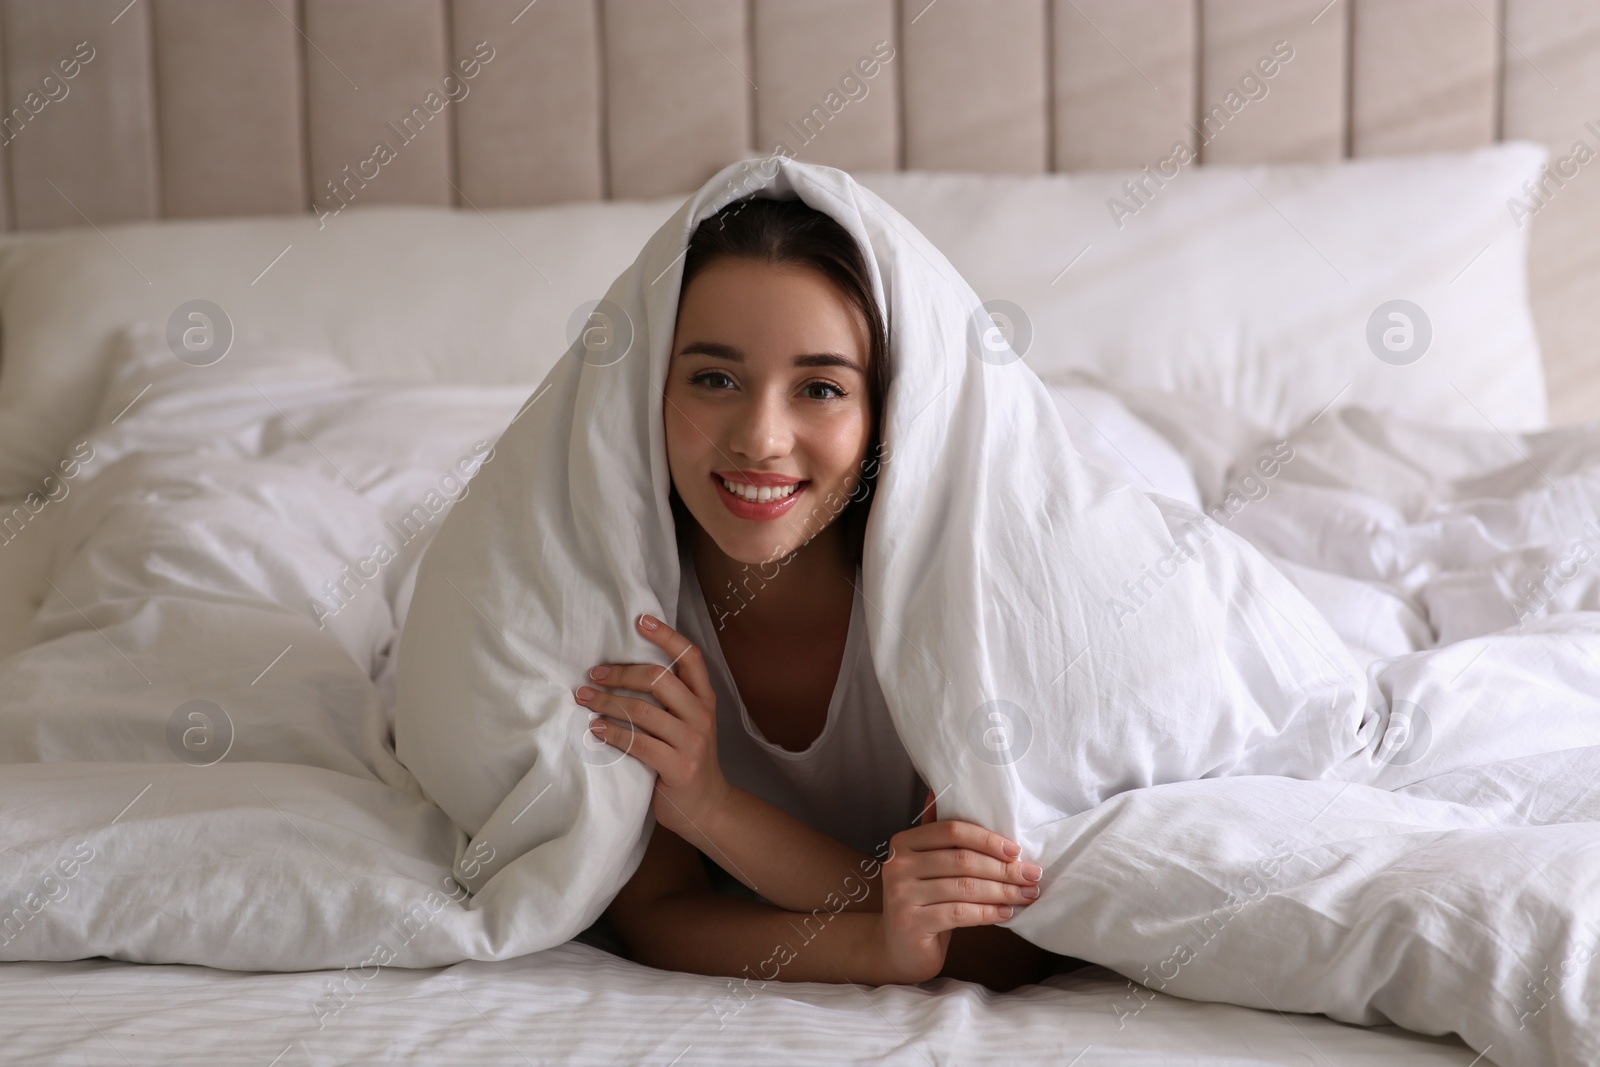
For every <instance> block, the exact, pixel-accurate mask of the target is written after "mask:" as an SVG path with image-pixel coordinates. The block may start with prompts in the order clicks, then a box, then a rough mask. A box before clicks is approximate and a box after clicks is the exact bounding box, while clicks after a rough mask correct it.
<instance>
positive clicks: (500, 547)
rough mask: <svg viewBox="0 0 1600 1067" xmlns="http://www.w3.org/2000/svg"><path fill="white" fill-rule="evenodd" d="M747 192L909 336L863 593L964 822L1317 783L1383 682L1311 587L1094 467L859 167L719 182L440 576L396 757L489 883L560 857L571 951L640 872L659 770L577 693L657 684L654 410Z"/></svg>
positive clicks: (966, 293)
mask: <svg viewBox="0 0 1600 1067" xmlns="http://www.w3.org/2000/svg"><path fill="white" fill-rule="evenodd" d="M749 194H757V195H761V196H770V197H792V196H798V197H800V198H801V199H803V200H804V201H805V202H806V203H808V204H809V205H811V206H812V207H814V208H816V209H817V210H819V211H822V212H824V213H826V214H828V215H830V216H832V217H833V218H834V219H836V220H837V221H838V222H839V223H840V224H841V225H842V226H843V227H844V228H845V229H846V230H847V231H849V233H850V235H851V236H852V237H853V238H854V239H855V240H856V241H857V242H858V243H859V244H860V246H861V248H862V250H863V252H864V253H865V258H866V261H867V265H868V269H869V271H870V274H871V278H872V285H873V290H874V292H875V294H876V296H877V298H878V300H879V302H880V305H881V307H882V308H883V309H884V311H885V313H886V314H887V317H888V326H889V331H890V351H889V360H890V364H891V384H890V388H889V392H888V396H887V400H886V404H885V411H884V421H885V425H884V426H883V427H882V441H883V445H884V447H883V452H884V454H885V459H884V461H883V462H882V464H881V470H880V473H879V475H878V485H877V490H876V497H875V499H874V502H873V504H872V514H871V519H870V521H869V523H868V527H867V534H866V543H865V550H864V558H863V561H862V577H863V580H864V587H863V590H862V593H863V597H864V599H865V602H866V605H867V631H868V634H869V635H870V645H871V652H872V662H873V666H874V668H875V669H876V671H877V676H878V681H879V684H880V686H881V687H882V689H883V692H884V696H885V698H886V699H887V701H888V705H889V709H890V711H891V713H892V715H893V716H894V720H895V725H896V728H897V730H898V731H899V733H900V735H901V737H902V739H903V742H904V744H905V745H906V748H907V751H908V752H909V753H910V754H911V757H912V759H913V761H914V762H915V763H916V765H917V768H918V770H919V771H920V773H921V774H922V776H923V780H924V781H926V782H928V783H929V785H930V786H931V787H932V788H933V789H934V790H935V791H936V792H937V793H938V795H939V798H940V799H939V812H940V815H941V817H947V818H948V817H959V818H964V819H970V820H972V821H975V822H978V823H980V824H982V825H985V826H988V827H990V828H992V829H994V830H997V831H999V832H1001V833H1004V834H1007V835H1011V836H1013V838H1014V839H1015V840H1017V841H1019V842H1020V843H1021V844H1022V846H1023V848H1024V849H1029V848H1030V846H1034V845H1035V844H1036V840H1035V831H1036V829H1037V828H1038V827H1040V826H1042V825H1045V824H1048V823H1049V822H1051V821H1052V820H1055V819H1059V818H1061V817H1063V816H1065V815H1070V814H1074V813H1076V812H1080V811H1084V810H1086V809H1088V808H1091V807H1094V806H1095V805H1096V804H1098V803H1100V802H1101V801H1102V800H1104V799H1105V798H1107V797H1109V796H1111V795H1113V794H1116V793H1119V792H1122V791H1124V790H1127V789H1132V788H1136V787H1139V786H1148V785H1154V784H1160V783H1165V782H1178V781H1185V780H1189V779H1194V778H1203V777H1208V776H1213V775H1222V774H1253V773H1275V774H1287V775H1292V776H1298V777H1311V778H1314V777H1317V776H1319V775H1320V774H1321V772H1322V771H1323V770H1324V769H1325V768H1327V767H1329V766H1331V765H1333V764H1334V763H1336V762H1338V761H1339V760H1340V759H1341V758H1343V757H1345V756H1347V755H1349V754H1351V753H1353V752H1355V751H1357V750H1358V749H1359V748H1360V747H1361V745H1362V739H1361V737H1360V736H1359V729H1360V727H1361V723H1362V718H1363V713H1364V708H1365V705H1366V682H1365V680H1364V678H1363V676H1362V674H1361V671H1360V670H1359V669H1358V668H1357V666H1356V664H1355V662H1354V661H1353V660H1352V659H1351V658H1350V656H1349V655H1348V653H1347V652H1346V651H1345V649H1344V646H1343V644H1342V643H1341V642H1340V641H1339V639H1338V637H1337V636H1336V635H1335V634H1334V633H1333V632H1332V631H1331V630H1330V629H1329V628H1328V627H1327V626H1326V625H1324V624H1322V623H1321V622H1320V620H1319V619H1318V618H1317V616H1316V613H1315V612H1314V611H1310V610H1303V608H1304V602H1303V600H1301V598H1299V596H1298V594H1297V593H1296V592H1295V590H1294V589H1293V587H1292V586H1290V585H1289V584H1288V583H1287V581H1285V580H1284V579H1283V578H1282V577H1281V576H1280V575H1279V574H1278V573H1277V572H1276V571H1275V569H1274V568H1273V567H1272V566H1271V565H1270V564H1268V563H1267V562H1266V561H1265V560H1264V559H1263V558H1262V557H1261V556H1259V555H1258V554H1256V553H1255V552H1253V551H1251V550H1250V549H1249V548H1248V546H1245V545H1243V544H1242V543H1241V542H1238V541H1237V540H1231V541H1230V540H1229V536H1228V534H1226V533H1225V532H1220V531H1219V532H1217V533H1215V535H1214V536H1209V537H1208V538H1206V540H1205V542H1204V543H1203V544H1202V543H1200V541H1201V538H1200V537H1199V536H1191V537H1189V538H1188V540H1187V541H1185V542H1182V543H1181V544H1180V541H1179V539H1178V537H1177V536H1176V535H1175V533H1174V529H1173V526H1174V525H1177V524H1179V523H1181V522H1182V521H1183V519H1184V518H1185V516H1179V515H1178V514H1177V513H1176V512H1166V513H1164V511H1163V508H1162V507H1161V506H1158V505H1157V504H1156V503H1154V502H1152V500H1151V499H1150V498H1149V497H1147V496H1145V495H1144V494H1143V493H1141V492H1139V491H1137V490H1135V489H1133V488H1131V487H1130V486H1128V485H1127V484H1125V483H1122V482H1119V481H1114V480H1112V479H1110V478H1109V477H1107V476H1104V475H1101V474H1100V473H1098V471H1097V470H1091V469H1090V468H1088V467H1086V466H1085V464H1084V463H1083V462H1082V461H1081V460H1080V459H1079V457H1078V454H1077V453H1076V452H1075V451H1074V449H1073V447H1072V445H1071V443H1070V442H1069V439H1068V437H1067V433H1066V431H1065V429H1064V428H1063V424H1062V422H1061V419H1060V416H1059V414H1058V413H1057V410H1056V408H1055V405H1054V403H1053V402H1052V401H1051V399H1050V397H1049V395H1048V394H1047V391H1046V388H1045V386H1044V385H1043V384H1042V383H1041V382H1040V380H1039V378H1038V377H1037V376H1036V375H1035V374H1034V373H1033V372H1032V371H1031V370H1030V369H1029V368H1028V366H1027V365H1026V364H1025V363H1023V362H1022V361H1021V360H1018V359H1014V358H1010V356H1011V353H1010V351H1009V350H1008V349H1004V348H998V349H997V348H995V347H994V346H995V340H994V337H993V334H992V331H993V330H994V329H996V327H995V326H994V325H993V324H992V322H991V321H989V320H987V318H985V320H984V321H982V322H979V316H983V315H984V314H985V313H984V311H983V309H982V306H981V303H980V301H979V300H978V297H977V295H976V294H975V293H974V292H973V291H972V289H971V287H970V286H968V285H967V284H966V283H965V282H964V281H963V280H962V279H961V277H960V275H958V274H957V273H956V271H955V270H954V268H952V267H951V265H950V264H949V262H948V261H947V260H946V259H945V258H944V256H943V255H942V254H941V253H940V252H939V251H938V250H937V249H936V248H934V247H933V246H932V245H931V244H929V243H928V241H927V240H925V239H924V238H923V237H922V236H921V234H919V233H918V232H917V231H916V230H915V229H914V228H913V227H912V226H911V225H910V224H909V223H907V222H906V221H905V219H903V218H902V217H900V216H899V215H898V214H897V213H896V212H895V211H894V210H893V209H891V208H890V207H889V206H888V205H886V204H885V203H883V201H881V200H879V199H878V198H877V197H876V196H874V195H873V194H872V193H871V192H869V191H867V190H866V189H864V188H862V187H861V186H860V185H858V184H856V182H854V181H853V180H852V179H851V178H850V177H849V176H848V175H847V174H845V173H844V172H843V171H839V170H835V169H832V168H828V167H822V166H816V165H808V164H802V163H796V162H793V161H790V160H787V159H784V158H782V157H773V158H771V159H768V160H761V161H749V162H746V163H744V164H740V165H736V166H734V167H732V168H730V169H728V170H726V171H724V172H723V173H722V174H721V175H719V176H718V178H717V179H716V180H713V181H711V182H709V183H707V185H706V186H705V187H704V188H703V189H702V190H701V191H700V192H699V193H698V194H696V195H695V196H693V197H691V198H690V199H689V201H688V202H687V203H686V204H684V206H683V208H682V209H681V210H680V211H679V212H678V213H677V215H676V216H674V217H673V218H672V219H671V220H670V221H669V222H667V224H666V225H664V226H662V227H661V229H660V230H659V231H658V232H657V233H656V235H655V236H654V238H652V239H651V241H650V242H649V244H648V245H646V247H645V248H644V250H643V252H641V253H640V255H639V258H638V260H637V261H636V262H635V263H634V265H633V267H632V268H631V269H630V270H628V271H627V272H626V273H625V274H623V275H622V277H620V278H619V279H618V280H617V281H616V283H615V284H614V285H613V286H612V287H611V290H610V292H609V293H608V294H607V296H606V299H605V301H604V302H602V303H601V304H600V305H599V306H598V307H597V309H596V314H595V315H594V316H592V317H591V319H590V320H589V321H590V326H589V330H590V331H603V333H599V334H596V333H593V332H591V333H590V335H589V336H588V337H587V338H579V339H578V341H577V342H575V343H574V346H573V349H572V350H571V351H570V352H569V353H568V355H567V357H566V358H565V359H564V360H563V362H562V363H561V364H560V366H559V367H558V368H557V369H556V370H555V371H554V372H553V373H552V374H551V376H550V377H549V378H548V379H547V380H546V382H545V384H544V388H543V389H541V391H540V392H539V393H538V394H536V396H537V399H534V400H532V401H531V402H530V404H529V406H528V407H527V408H526V409H525V410H524V411H523V412H522V413H521V415H520V416H519V417H518V418H517V420H516V421H515V422H514V423H513V424H512V425H511V427H510V428H509V429H508V430H507V431H506V433H505V435H504V436H503V437H502V438H501V439H500V441H499V442H498V443H497V444H496V446H495V450H494V457H493V459H492V461H490V462H488V463H486V464H485V465H484V467H483V469H482V471H481V472H480V473H479V474H478V475H477V477H476V478H475V479H474V481H473V483H472V489H471V492H470V493H469V494H468V495H467V497H466V498H465V499H463V500H462V501H461V502H460V503H459V504H458V505H457V506H456V508H455V509H454V511H453V512H452V513H451V515H450V516H449V518H448V519H447V520H446V522H445V525H444V526H443V528H442V529H441V530H440V532H439V534H438V537H437V539H436V540H435V541H434V543H433V545H432V546H431V547H430V548H429V550H428V553H427V555H426V557H425V558H424V560H423V564H422V567H421V570H420V572H419V575H418V580H417V587H416V593H415V598H414V600H413V601H412V605H411V609H410V613H409V617H408V620H407V624H406V628H405V632H404V637H403V642H402V646H401V653H400V684H399V706H398V713H397V721H396V741H397V747H398V754H399V756H400V758H401V761H402V762H403V763H405V764H406V765H407V766H408V767H409V768H410V769H411V770H412V772H413V773H414V774H416V776H417V778H418V780H419V781H420V782H421V783H422V786H423V788H424V789H425V790H426V792H427V794H428V796H429V797H430V798H431V799H433V800H434V801H435V802H436V803H438V804H439V805H440V806H441V807H442V808H443V809H444V810H445V811H446V812H447V813H448V814H449V815H450V816H451V818H453V819H454V820H455V821H456V823H457V824H458V825H460V826H461V827H462V828H463V829H465V830H466V831H467V832H469V833H470V834H472V835H474V837H475V838H476V842H475V843H477V844H478V845H479V852H480V854H481V856H482V858H483V861H482V862H479V863H477V865H476V866H472V865H471V854H470V852H469V866H468V868H467V873H468V874H469V875H474V876H475V877H471V878H470V880H469V885H472V886H474V887H476V886H482V885H483V884H485V882H486V881H487V880H488V878H489V877H490V876H492V875H493V874H494V873H495V872H496V871H497V870H498V869H499V868H500V866H501V865H502V864H503V863H505V862H508V861H511V860H513V859H516V858H518V857H522V858H523V859H524V861H525V862H531V861H534V860H539V861H541V863H540V867H541V870H545V871H547V873H548V875H549V881H548V883H547V891H548V893H549V894H550V898H549V901H548V904H549V907H550V908H551V909H552V913H554V914H561V915H566V916H569V917H570V918H569V919H568V920H567V923H566V925H568V926H570V927H571V928H572V930H573V932H576V930H577V929H580V928H581V925H582V924H583V923H586V922H588V921H590V920H592V919H593V918H594V917H595V916H596V915H597V914H598V913H599V912H600V911H601V910H602V909H603V908H604V907H605V905H606V903H607V901H608V899H609V897H610V896H611V894H612V893H613V892H614V891H615V890H616V889H617V888H618V886H619V884H620V883H621V882H622V881H624V880H625V879H626V877H627V875H628V874H629V872H630V871H631V870H632V868H633V867H634V866H635V865H636V864H637V861H638V859H639V857H640V855H641V849H642V848H643V843H644V841H645V840H646V838H647V837H648V834H649V831H650V827H649V826H648V825H646V822H647V819H646V812H647V810H648V806H649V799H650V789H651V786H652V782H653V772H652V771H650V770H649V769H648V768H646V767H645V766H644V764H642V763H640V762H638V761H637V760H634V759H631V758H626V759H621V760H618V759H615V758H614V757H613V756H612V755H611V754H610V753H609V750H606V751H601V752H599V753H598V754H596V753H594V752H586V750H585V749H584V748H583V747H581V746H580V745H579V744H577V742H579V741H580V740H581V738H582V737H583V736H584V734H583V727H584V726H585V725H586V724H587V722H588V720H589V718H590V717H591V716H590V714H589V712H588V711H587V710H586V709H584V708H582V707H579V706H578V705H577V704H576V703H575V702H574V700H573V692H574V690H575V689H576V688H577V687H578V686H579V685H581V684H583V683H584V681H585V672H586V671H587V670H588V668H589V667H591V666H593V665H594V664H596V663H603V662H604V663H615V662H639V663H643V662H658V663H664V662H666V659H667V657H664V656H663V655H662V654H661V653H660V651H659V650H658V649H657V648H656V647H655V646H654V645H651V644H650V643H649V642H647V641H646V640H645V639H644V638H643V637H642V636H640V635H638V634H637V633H636V632H635V631H634V628H633V620H634V619H635V618H636V617H637V616H638V615H639V613H640V612H642V611H648V612H651V613H653V614H656V615H658V616H660V617H661V618H664V619H666V620H667V621H668V622H669V623H673V622H675V615H676V611H675V608H676V606H677V598H678V581H679V570H678V549H677V542H676V537H675V533H674V527H673V518H672V512H671V508H670V506H669V503H668V491H669V489H670V486H671V478H670V475H669V473H668V467H667V456H666V446H665V438H664V431H663V414H662V406H663V389H664V387H665V382H666V374H667V365H668V360H669V355H670V347H671V342H672V336H673V328H674V324H675V322H676V319H677V307H678V295H679V279H680V276H681V273H682V266H683V259H684V251H685V248H686V244H687V241H688V238H689V236H690V234H691V233H692V232H693V230H694V228H695V226H696V224H697V223H698V222H699V221H700V220H701V219H704V218H706V217H707V216H709V215H712V214H714V213H715V212H716V211H717V210H718V209H720V208H721V207H723V206H724V205H725V204H727V203H729V202H730V201H732V200H734V199H737V198H738V197H741V196H744V195H749ZM980 334H981V336H977V335H980ZM975 336H976V340H977V344H974V343H973V341H974V339H975ZM586 344H587V346H588V347H586ZM1180 532H1181V531H1180ZM1186 546H1192V547H1188V552H1187V553H1186V552H1185V551H1184V549H1185V547H1186ZM1189 555H1193V556H1194V557H1195V558H1194V559H1192V560H1191V559H1190V558H1189ZM1274 601H1277V602H1278V604H1279V605H1281V606H1279V607H1277V608H1275V607H1274V606H1273V602H1274ZM1285 610H1287V611H1289V612H1291V613H1292V614H1293V616H1294V617H1293V618H1292V619H1289V620H1287V621H1286V620H1285V618H1284V617H1283V616H1282V612H1283V611H1285ZM535 798H538V799H537V800H536V799H535ZM530 805H531V806H530ZM490 851H493V853H494V859H492V860H489V859H487V855H488V853H489V852H490Z"/></svg>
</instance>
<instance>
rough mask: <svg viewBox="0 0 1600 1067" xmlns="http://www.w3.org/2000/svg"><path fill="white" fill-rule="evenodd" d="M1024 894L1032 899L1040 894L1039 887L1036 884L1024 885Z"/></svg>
mask: <svg viewBox="0 0 1600 1067" xmlns="http://www.w3.org/2000/svg"><path fill="white" fill-rule="evenodd" d="M1022 895H1023V896H1025V897H1027V898H1028V899H1029V900H1032V899H1033V898H1034V897H1036V896H1038V895H1039V887H1038V886H1036V885H1025V886H1023V887H1022Z"/></svg>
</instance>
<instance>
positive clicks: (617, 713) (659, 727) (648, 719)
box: [576, 685, 689, 748]
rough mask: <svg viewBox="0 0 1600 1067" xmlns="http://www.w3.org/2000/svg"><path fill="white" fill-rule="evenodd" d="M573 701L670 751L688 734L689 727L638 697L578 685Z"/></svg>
mask: <svg viewBox="0 0 1600 1067" xmlns="http://www.w3.org/2000/svg"><path fill="white" fill-rule="evenodd" d="M585 694H587V695H585ZM576 698H577V701H578V703H579V704H582V705H583V706H584V707H586V708H588V709H589V710H590V711H593V712H598V713H599V714H601V715H606V716H609V717H610V718H613V719H618V720H621V721H622V722H625V723H627V724H628V725H629V726H631V727H633V728H634V729H635V730H643V731H644V732H645V733H647V734H649V735H650V736H652V737H655V738H659V739H660V740H662V741H664V742H666V743H667V744H668V745H670V746H672V747H673V748H676V747H678V745H680V744H681V743H682V742H683V740H684V739H685V737H686V736H687V734H688V730H689V728H688V726H686V725H685V724H684V723H683V722H682V720H680V719H679V718H678V717H677V716H675V715H673V714H671V713H670V712H668V711H664V710H663V709H661V708H658V707H656V706H655V705H654V704H652V703H650V702H649V701H648V700H642V699H640V698H639V697H623V696H617V695H615V694H613V693H606V692H602V691H601V690H598V689H594V688H592V687H590V686H587V685H580V686H579V687H578V691H577V694H576Z"/></svg>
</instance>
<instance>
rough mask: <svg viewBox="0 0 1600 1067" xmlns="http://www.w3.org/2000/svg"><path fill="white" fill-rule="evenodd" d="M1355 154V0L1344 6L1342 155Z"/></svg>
mask: <svg viewBox="0 0 1600 1067" xmlns="http://www.w3.org/2000/svg"><path fill="white" fill-rule="evenodd" d="M1355 154H1356V0H1350V2H1349V3H1348V4H1346V5H1345V8H1344V145H1343V155H1344V158H1346V159H1354V158H1355Z"/></svg>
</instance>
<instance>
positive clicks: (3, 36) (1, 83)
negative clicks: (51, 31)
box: [0, 4, 22, 233]
mask: <svg viewBox="0 0 1600 1067" xmlns="http://www.w3.org/2000/svg"><path fill="white" fill-rule="evenodd" d="M5 11H6V5H5V4H0V48H4V47H5V46H6V44H7V42H9V41H10V40H11V26H10V25H9V24H8V20H7V19H6V17H5ZM5 66H7V67H8V66H9V64H6V65H5ZM3 72H4V71H3V69H0V74H3ZM6 82H7V79H6V78H4V77H0V115H9V114H11V108H10V104H11V91H10V89H9V88H8V86H7V84H6ZM5 147H8V148H9V147H10V146H9V145H7V146H5ZM15 156H16V153H15V152H6V153H5V157H6V209H7V210H6V219H7V222H8V223H9V225H8V226H7V229H9V230H11V231H12V232H13V233H15V232H17V231H19V230H20V229H21V228H22V227H21V226H20V225H18V222H17V172H16V169H15V168H14V167H12V165H11V161H12V159H13V158H15Z"/></svg>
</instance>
